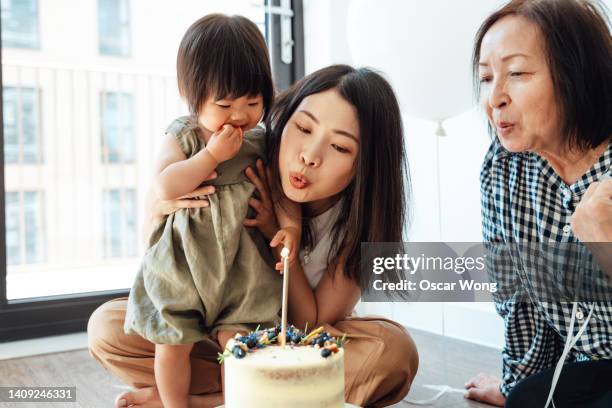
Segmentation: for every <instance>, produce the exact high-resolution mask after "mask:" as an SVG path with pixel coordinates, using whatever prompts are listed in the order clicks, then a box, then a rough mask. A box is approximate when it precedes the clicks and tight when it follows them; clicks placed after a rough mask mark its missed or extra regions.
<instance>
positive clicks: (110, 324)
mask: <svg viewBox="0 0 612 408" xmlns="http://www.w3.org/2000/svg"><path fill="white" fill-rule="evenodd" d="M119 301H120V300H119V299H114V300H111V301H108V302H106V303H104V304H102V305H100V306H99V307H98V308H97V309H96V310H94V311H93V313H92V314H91V316H90V317H89V321H88V322H87V343H88V348H89V351H90V353H91V354H92V355H94V357H96V354H97V353H99V352H100V351H101V350H103V349H104V347H105V346H108V345H109V344H112V339H113V338H116V337H117V331H118V330H119V331H121V332H123V320H122V319H121V318H120V316H119V315H120V314H121V313H118V312H120V311H121V307H119V308H118V306H121V305H120V304H118V302H119Z"/></svg>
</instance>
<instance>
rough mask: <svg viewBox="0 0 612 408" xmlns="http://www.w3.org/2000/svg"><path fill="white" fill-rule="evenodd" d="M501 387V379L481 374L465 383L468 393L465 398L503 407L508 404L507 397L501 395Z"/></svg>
mask: <svg viewBox="0 0 612 408" xmlns="http://www.w3.org/2000/svg"><path fill="white" fill-rule="evenodd" d="M500 385H501V380H500V378H499V377H496V376H493V375H489V374H482V373H480V374H478V375H477V376H476V377H474V378H472V379H470V380H469V381H468V382H467V383H465V389H466V390H467V391H466V392H465V394H464V397H465V398H467V399H471V400H475V401H480V402H484V403H485V404H490V405H494V406H496V407H503V406H504V404H505V403H506V397H504V396H503V394H502V393H501V391H500V389H499V387H500Z"/></svg>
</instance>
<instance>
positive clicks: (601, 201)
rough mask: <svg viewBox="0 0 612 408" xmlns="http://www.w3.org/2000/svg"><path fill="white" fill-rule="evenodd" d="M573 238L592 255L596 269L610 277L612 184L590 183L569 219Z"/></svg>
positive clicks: (611, 264)
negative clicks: (582, 244) (597, 267)
mask: <svg viewBox="0 0 612 408" xmlns="http://www.w3.org/2000/svg"><path fill="white" fill-rule="evenodd" d="M571 224H572V230H573V231H574V235H576V238H578V239H579V240H580V241H581V242H583V243H584V244H585V245H586V246H587V247H588V248H589V250H590V251H591V253H592V254H593V256H594V257H595V260H596V261H597V263H598V264H599V267H600V268H601V269H602V270H603V271H604V272H606V273H607V274H608V276H610V277H612V251H610V246H611V245H612V244H611V243H612V180H610V179H608V180H604V181H600V182H596V183H592V184H591V185H590V186H589V188H588V189H587V191H586V192H585V193H584V197H582V200H581V201H580V203H579V204H578V206H577V207H576V211H574V214H573V215H572V219H571Z"/></svg>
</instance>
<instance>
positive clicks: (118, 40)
mask: <svg viewBox="0 0 612 408" xmlns="http://www.w3.org/2000/svg"><path fill="white" fill-rule="evenodd" d="M129 5H130V4H129V0H98V44H99V51H100V54H101V55H109V56H116V57H128V56H130V52H131V50H130V11H129Z"/></svg>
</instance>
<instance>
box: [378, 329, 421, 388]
mask: <svg viewBox="0 0 612 408" xmlns="http://www.w3.org/2000/svg"><path fill="white" fill-rule="evenodd" d="M389 326H390V327H389V328H388V329H387V330H385V333H384V335H383V336H382V337H383V341H384V342H385V352H384V355H383V356H381V359H380V362H379V364H381V365H385V366H386V367H388V369H389V375H394V376H398V378H403V379H404V380H405V381H407V382H408V383H410V384H412V381H413V380H414V377H415V376H416V373H417V371H418V368H419V354H418V351H417V348H416V344H415V343H414V340H413V339H412V337H411V336H410V334H409V333H408V332H407V331H406V330H405V329H404V328H403V327H400V326H399V325H396V324H391V323H389Z"/></svg>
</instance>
